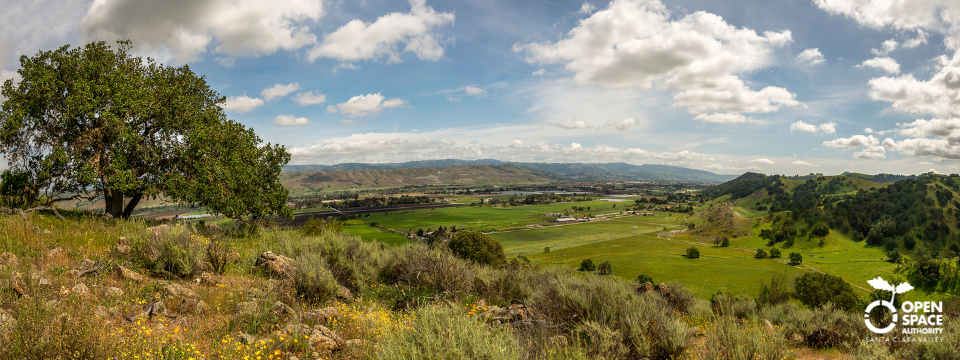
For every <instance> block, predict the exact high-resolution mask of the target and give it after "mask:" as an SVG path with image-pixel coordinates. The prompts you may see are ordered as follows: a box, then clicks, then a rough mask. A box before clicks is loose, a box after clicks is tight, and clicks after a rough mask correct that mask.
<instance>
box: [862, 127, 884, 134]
mask: <svg viewBox="0 0 960 360" xmlns="http://www.w3.org/2000/svg"><path fill="white" fill-rule="evenodd" d="M888 131H889V130H881V131H877V130H874V129H871V128H866V129H863V132H865V133H867V134H877V135H880V136H883V135H885V134H886V133H887V132H888Z"/></svg>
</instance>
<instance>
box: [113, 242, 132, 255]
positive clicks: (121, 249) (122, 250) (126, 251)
mask: <svg viewBox="0 0 960 360" xmlns="http://www.w3.org/2000/svg"><path fill="white" fill-rule="evenodd" d="M121 239H122V238H121ZM114 250H117V253H118V254H120V255H123V256H127V255H130V252H131V251H133V247H131V246H130V245H127V244H117V246H116V247H115V248H114Z"/></svg>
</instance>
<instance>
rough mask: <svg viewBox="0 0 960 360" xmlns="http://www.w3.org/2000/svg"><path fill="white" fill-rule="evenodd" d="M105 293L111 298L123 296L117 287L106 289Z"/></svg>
mask: <svg viewBox="0 0 960 360" xmlns="http://www.w3.org/2000/svg"><path fill="white" fill-rule="evenodd" d="M105 293H106V294H107V296H111V297H121V296H123V290H121V289H120V288H118V287H113V286H111V287H108V288H107V290H106V292H105Z"/></svg>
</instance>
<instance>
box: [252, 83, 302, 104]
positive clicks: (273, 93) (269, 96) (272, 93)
mask: <svg viewBox="0 0 960 360" xmlns="http://www.w3.org/2000/svg"><path fill="white" fill-rule="evenodd" d="M299 88H300V84H299V83H293V84H287V85H282V84H276V85H273V86H271V87H268V88H266V89H263V91H261V92H260V96H263V99H264V100H266V101H273V100H276V99H279V98H282V97H284V96H287V94H289V93H292V92H294V91H297V89H299Z"/></svg>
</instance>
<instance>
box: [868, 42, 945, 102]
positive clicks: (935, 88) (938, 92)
mask: <svg viewBox="0 0 960 360" xmlns="http://www.w3.org/2000/svg"><path fill="white" fill-rule="evenodd" d="M937 60H938V66H937V70H936V73H935V74H934V75H933V76H932V77H931V78H930V80H927V81H921V80H917V79H916V78H914V77H913V75H912V74H906V75H903V76H900V77H897V78H891V77H880V78H875V79H872V80H870V86H871V91H870V97H871V98H872V99H873V100H879V101H887V102H891V103H892V105H891V106H893V108H894V109H896V110H899V111H903V112H908V113H915V114H932V115H935V116H958V115H960V51H958V52H956V53H954V55H953V57H952V58H948V57H947V56H940V57H938V58H937Z"/></svg>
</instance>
